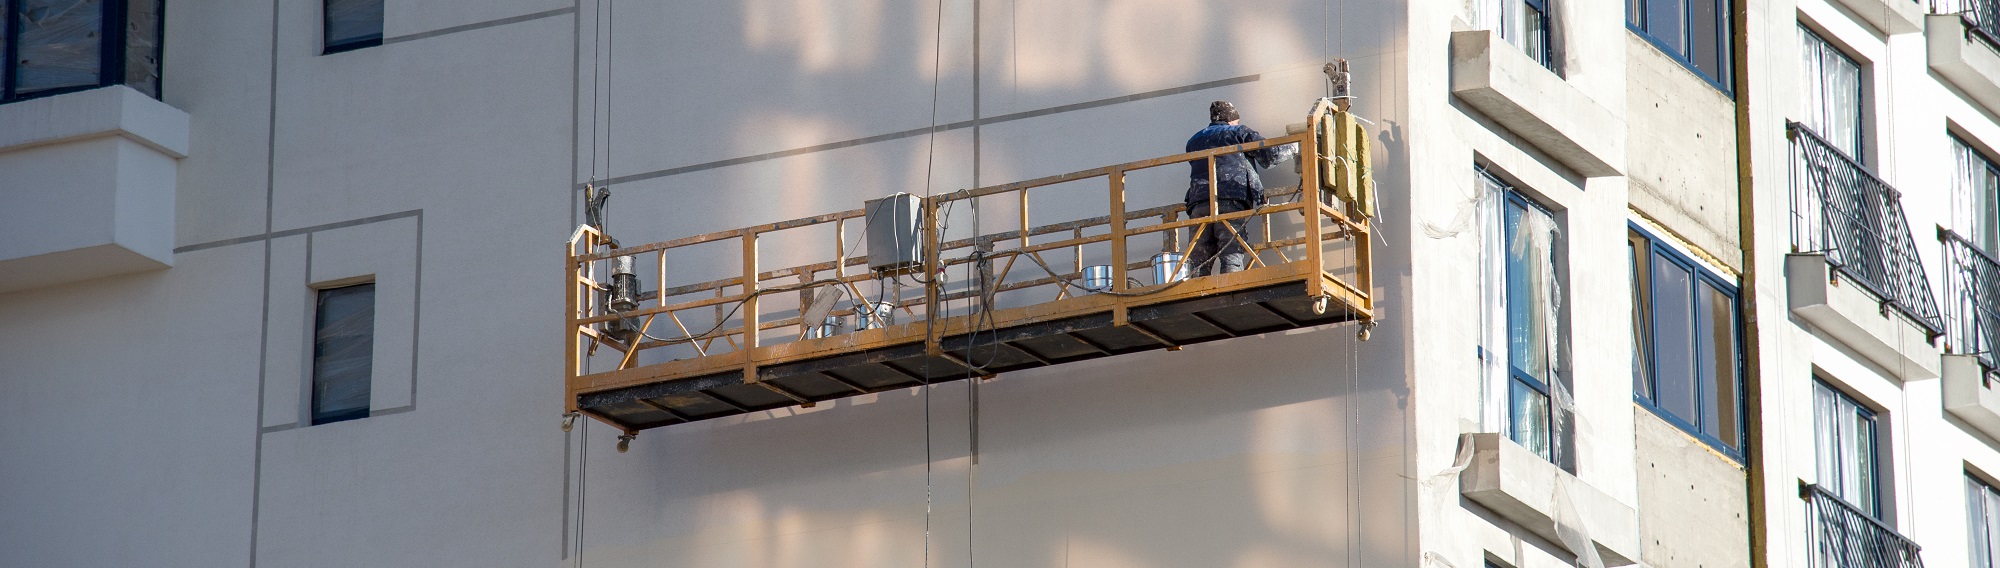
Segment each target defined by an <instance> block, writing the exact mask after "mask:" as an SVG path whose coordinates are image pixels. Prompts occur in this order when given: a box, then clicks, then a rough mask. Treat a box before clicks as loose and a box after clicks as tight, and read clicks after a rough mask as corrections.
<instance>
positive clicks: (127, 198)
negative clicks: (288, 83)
mask: <svg viewBox="0 0 2000 568" xmlns="http://www.w3.org/2000/svg"><path fill="white" fill-rule="evenodd" d="M187 152H188V115H187V113H185V112H182V111H181V110H179V109H176V108H173V107H171V106H168V105H167V104H166V103H163V102H160V101H159V100H157V99H154V98H152V97H148V96H146V95H145V94H142V93H140V92H139V91H136V90H133V89H132V88H130V87H127V86H123V85H114V86H110V87H104V88H99V89H92V90H87V91H81V92H73V93H67V94H61V95H54V96H46V97H40V98H35V99H29V100H23V101H19V102H13V103H8V104H5V105H0V188H6V192H5V193H4V194H0V293H6V292H11V291H15V290H25V289H30V288H38V287H43V286H51V285H57V284H65V283H70V282H77V281H82V280H88V279H92V278H100V277H105V276H111V275H116V274H126V273H132V272H141V271H147V270H157V269H162V268H166V267H168V266H170V265H172V263H173V246H174V195H175V191H176V185H175V181H174V180H175V178H176V177H177V176H178V172H179V171H180V159H181V158H183V157H185V156H186V155H187Z"/></svg>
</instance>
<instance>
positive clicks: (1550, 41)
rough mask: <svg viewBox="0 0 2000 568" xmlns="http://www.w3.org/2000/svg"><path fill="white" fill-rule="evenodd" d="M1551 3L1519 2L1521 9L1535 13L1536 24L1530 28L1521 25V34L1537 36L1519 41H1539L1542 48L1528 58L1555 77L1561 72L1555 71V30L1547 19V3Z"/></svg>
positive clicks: (1549, 19)
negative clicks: (1554, 74) (1552, 73)
mask: <svg viewBox="0 0 2000 568" xmlns="http://www.w3.org/2000/svg"><path fill="white" fill-rule="evenodd" d="M1551 1H1552V0H1520V2H1521V4H1522V6H1523V8H1526V9H1531V10H1534V11H1535V15H1534V17H1535V22H1534V24H1536V25H1535V26H1533V27H1532V28H1531V27H1529V26H1528V25H1527V23H1526V22H1524V23H1523V24H1522V33H1524V34H1531V35H1534V36H1537V37H1533V38H1521V41H1523V42H1526V41H1529V40H1531V39H1532V40H1536V41H1540V42H1541V47H1542V48H1541V49H1539V50H1535V51H1531V52H1529V53H1528V57H1530V58H1532V59H1534V60H1535V62H1536V63H1540V64H1542V68H1544V69H1548V70H1549V71H1551V72H1554V73H1556V75H1557V76H1561V75H1562V72H1560V71H1557V70H1556V41H1555V40H1556V37H1555V28H1554V27H1553V26H1552V25H1551V23H1552V22H1553V20H1552V19H1551V18H1550V17H1549V3H1550V2H1551Z"/></svg>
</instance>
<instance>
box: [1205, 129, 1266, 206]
mask: <svg viewBox="0 0 2000 568" xmlns="http://www.w3.org/2000/svg"><path fill="white" fill-rule="evenodd" d="M1263 139H1264V137H1263V136H1262V135H1260V134H1257V131H1255V130H1251V129H1250V127H1248V126H1241V125H1237V126H1231V125H1230V124H1229V123H1224V122H1218V123H1214V124H1210V125H1208V128H1203V129H1201V132H1196V133H1194V137H1193V138H1189V139H1188V141H1187V151H1189V152H1199V151H1202V150H1207V149H1210V148H1221V147H1223V146H1235V145H1237V144H1246V143H1250V142H1256V141H1259V140H1263ZM1283 160H1284V156H1283V155H1282V154H1281V153H1280V152H1279V150H1278V149H1277V148H1264V149H1262V150H1251V151H1248V152H1242V153H1237V154H1224V155H1221V156H1216V157H1215V176H1216V177H1218V178H1222V183H1219V184H1217V185H1216V188H1215V197H1216V199H1222V200H1236V201H1240V202H1242V203H1244V204H1247V205H1249V206H1253V207H1254V206H1258V205H1263V204H1264V182H1263V180H1261V179H1258V177H1257V170H1261V169H1264V168H1268V167H1271V165H1272V164H1275V163H1278V162H1280V161H1283ZM1252 165H1255V166H1256V167H1255V168H1252V167H1251V166H1252ZM1188 166H1189V170H1188V178H1189V183H1188V191H1187V197H1186V198H1185V199H1183V201H1184V202H1186V203H1187V204H1188V206H1189V207H1193V206H1194V205H1195V204H1197V203H1206V202H1207V201H1208V160H1195V161H1192V162H1188Z"/></svg>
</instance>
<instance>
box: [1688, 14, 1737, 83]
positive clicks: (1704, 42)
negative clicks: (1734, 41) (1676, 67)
mask: <svg viewBox="0 0 2000 568" xmlns="http://www.w3.org/2000/svg"><path fill="white" fill-rule="evenodd" d="M1718 4H1720V1H1719V0H1692V2H1691V3H1690V4H1689V5H1688V10H1689V14H1690V16H1691V17H1690V18H1689V21H1688V36H1689V40H1688V61H1691V62H1693V63H1694V67H1695V68H1696V69H1700V70H1701V72H1702V73H1703V74H1706V75H1708V78H1710V79H1714V80H1715V82H1718V83H1722V84H1725V85H1727V84H1729V73H1728V69H1729V51H1728V50H1729V46H1728V42H1726V41H1723V38H1725V37H1728V36H1726V35H1723V34H1725V33H1727V31H1726V30H1727V29H1728V28H1726V27H1725V26H1726V25H1727V24H1728V18H1729V14H1727V13H1724V12H1722V11H1720V10H1719V8H1720V7H1719V6H1718Z"/></svg>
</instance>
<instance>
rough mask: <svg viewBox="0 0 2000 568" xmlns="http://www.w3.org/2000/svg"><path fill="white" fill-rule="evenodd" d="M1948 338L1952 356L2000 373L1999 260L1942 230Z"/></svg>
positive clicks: (1953, 234) (1939, 234)
mask: <svg viewBox="0 0 2000 568" xmlns="http://www.w3.org/2000/svg"><path fill="white" fill-rule="evenodd" d="M1938 241H1940V242H1942V243H1944V263H1945V265H1944V315H1945V338H1946V341H1947V342H1948V343H1949V344H1950V346H1951V351H1952V352H1953V353H1959V354H1970V355H1975V356H1977V357H1978V359H1979V362H1980V363H1983V364H1985V365H1986V369H1987V370H1988V371H1994V370H2000V352H1996V351H2000V260H1997V259H1995V258H1993V256H1992V255H1991V254H1988V253H1987V252H1986V251H1982V250H1979V247H1978V246H1976V245H1973V244H1972V242H1971V241H1968V240H1966V239H1965V237H1962V236H1959V235H1958V233H1954V232H1951V231H1948V230H1945V229H1943V228H1939V229H1938Z"/></svg>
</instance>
